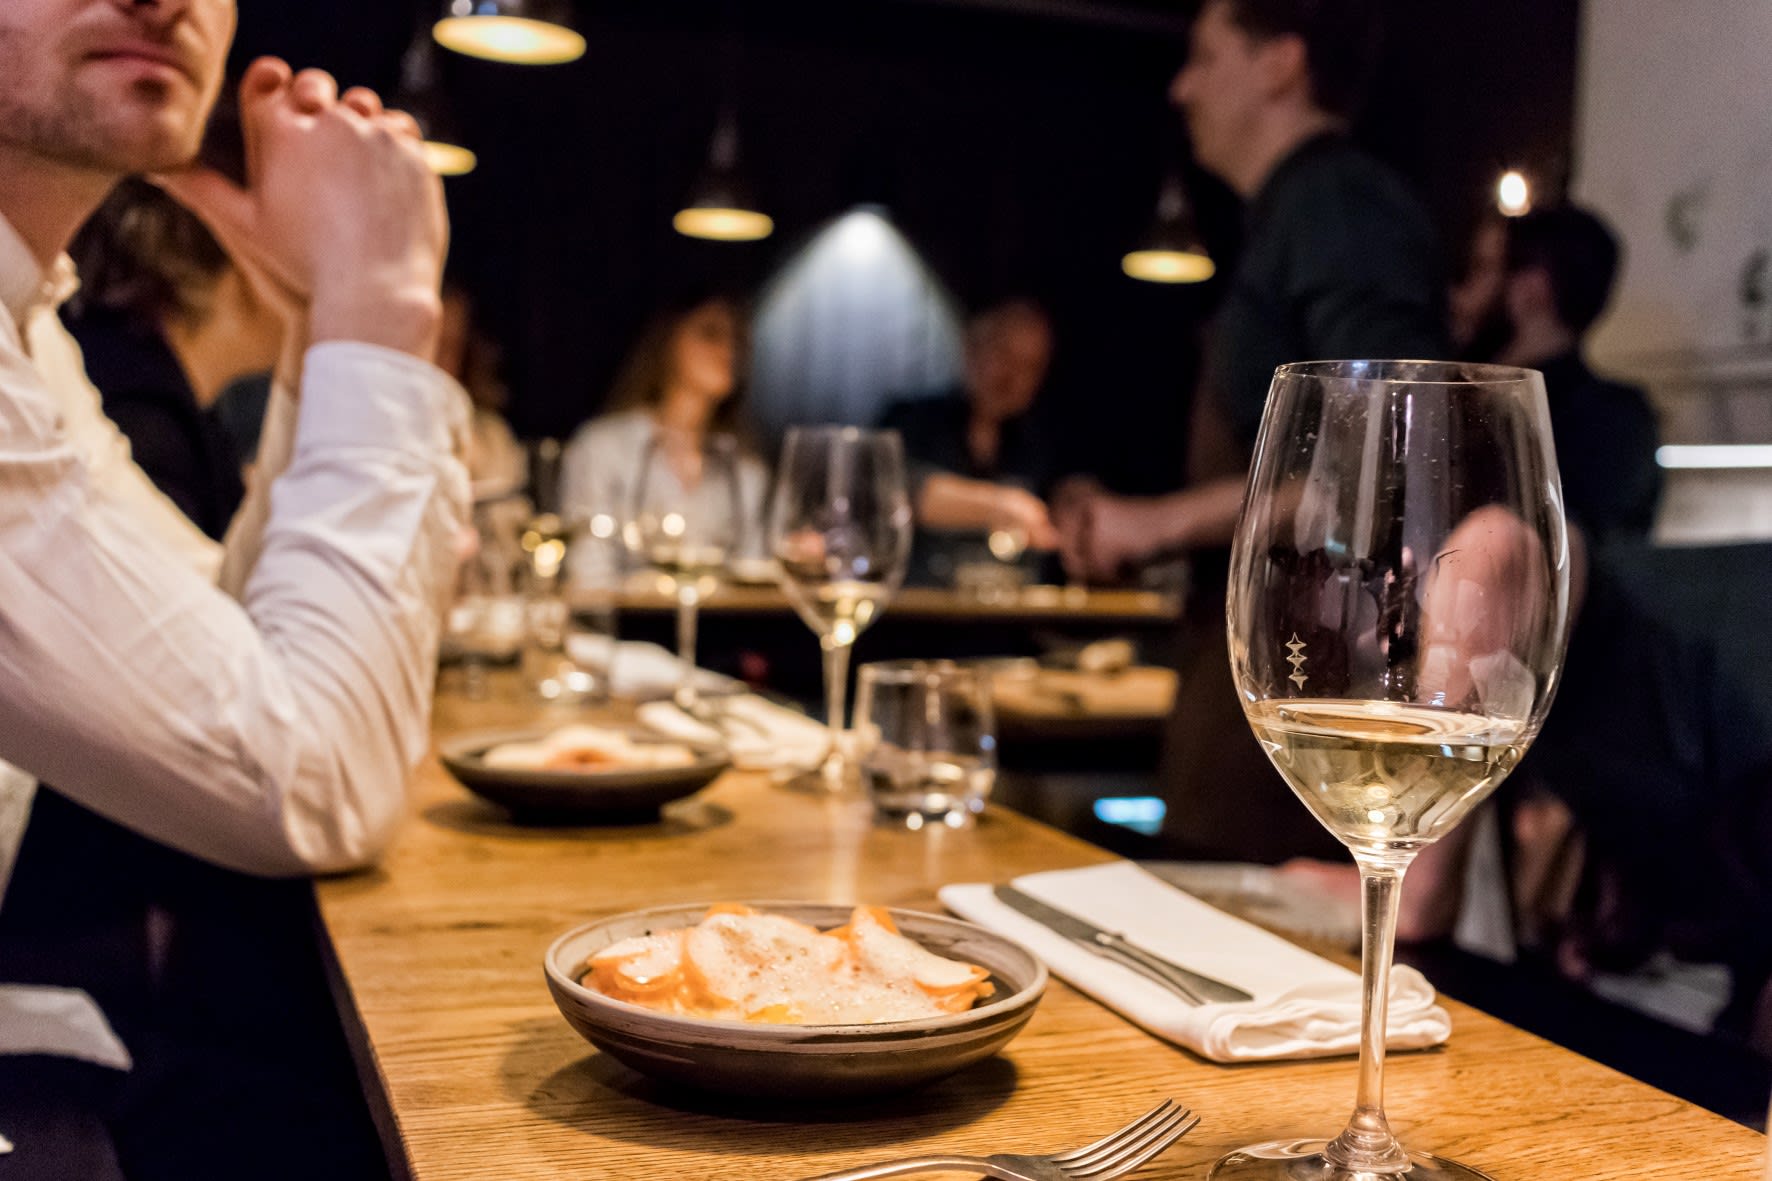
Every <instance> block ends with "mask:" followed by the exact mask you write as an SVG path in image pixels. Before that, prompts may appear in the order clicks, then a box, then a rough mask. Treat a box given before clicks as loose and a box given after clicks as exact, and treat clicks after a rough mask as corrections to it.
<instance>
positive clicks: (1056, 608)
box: [584, 585, 1181, 628]
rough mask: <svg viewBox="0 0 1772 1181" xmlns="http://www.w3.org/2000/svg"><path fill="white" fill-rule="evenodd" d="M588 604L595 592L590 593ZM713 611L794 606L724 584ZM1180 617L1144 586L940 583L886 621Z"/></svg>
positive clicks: (899, 599) (1173, 601)
mask: <svg viewBox="0 0 1772 1181" xmlns="http://www.w3.org/2000/svg"><path fill="white" fill-rule="evenodd" d="M584 601H585V603H586V604H587V605H589V604H591V603H594V602H595V596H594V595H591V596H588V597H586V598H585V600H584ZM617 605H618V606H619V607H620V609H621V610H622V611H631V612H636V613H641V614H645V613H654V612H657V613H663V612H670V611H674V610H676V600H675V599H673V598H672V597H671V596H670V595H667V594H663V593H660V592H656V591H654V590H652V589H650V588H648V587H645V586H643V585H634V586H630V587H629V588H628V589H627V590H624V591H623V592H621V594H620V595H619V596H618V598H617ZM701 609H702V611H704V612H706V613H708V614H711V615H787V614H790V613H791V612H792V611H793V605H792V604H790V603H789V602H788V598H787V595H785V594H784V593H783V592H782V591H781V589H780V588H779V587H775V586H722V587H720V589H718V590H716V591H715V592H714V593H713V594H712V595H711V596H709V597H708V598H707V599H706V600H705V601H704V602H703V603H702V608H701ZM1180 618H1181V603H1180V600H1179V599H1178V598H1176V596H1174V595H1167V594H1160V593H1158V592H1156V591H1143V590H1114V589H1107V590H1087V589H1084V588H1082V587H1059V586H1030V587H1025V588H1023V589H1022V590H1021V591H1020V592H1018V593H1017V594H1015V595H1013V596H1011V597H1006V598H1002V599H981V598H978V597H977V596H972V595H963V594H961V593H960V592H958V591H954V590H943V589H941V588H938V587H928V586H907V587H904V588H902V589H901V590H899V592H898V593H897V594H896V595H894V596H893V597H892V602H891V603H890V605H888V607H887V608H886V611H885V612H884V613H883V614H882V616H881V619H882V620H917V621H919V622H933V623H952V624H967V623H979V622H987V623H996V622H1009V623H1021V624H1027V625H1029V626H1038V627H1054V626H1065V625H1085V626H1088V627H1090V628H1115V627H1161V626H1165V625H1168V624H1173V623H1175V622H1177V621H1178V620H1179V619H1180Z"/></svg>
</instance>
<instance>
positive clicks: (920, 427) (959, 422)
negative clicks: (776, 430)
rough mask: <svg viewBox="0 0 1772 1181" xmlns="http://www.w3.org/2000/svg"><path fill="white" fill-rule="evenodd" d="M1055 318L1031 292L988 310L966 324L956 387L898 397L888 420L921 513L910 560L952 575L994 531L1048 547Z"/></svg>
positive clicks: (927, 573)
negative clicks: (1046, 394) (1047, 399)
mask: <svg viewBox="0 0 1772 1181" xmlns="http://www.w3.org/2000/svg"><path fill="white" fill-rule="evenodd" d="M1052 347H1053V332H1052V320H1051V317H1050V316H1048V315H1047V313H1046V310H1045V309H1044V308H1043V307H1041V306H1040V305H1039V304H1038V303H1036V302H1034V301H1033V300H1031V299H1024V298H1016V299H1009V300H1005V301H1002V302H1000V303H996V304H993V305H991V306H990V307H987V308H985V309H984V310H983V311H981V312H979V313H978V314H977V315H975V316H974V317H973V318H972V320H971V322H970V323H969V324H968V325H967V327H966V349H965V362H964V368H963V370H962V375H961V380H960V382H959V384H957V385H954V386H951V387H948V388H946V389H942V390H937V391H934V392H931V393H926V394H922V395H919V396H915V397H911V398H906V399H903V400H901V401H897V402H894V403H892V404H891V405H890V406H889V407H887V409H886V412H885V414H884V415H882V416H881V419H880V425H881V426H882V427H885V428H888V429H891V430H896V431H897V432H898V433H899V434H900V435H901V436H902V437H903V439H904V450H905V462H906V464H907V466H908V468H909V471H908V473H907V474H908V475H909V477H910V482H911V489H910V492H911V504H912V506H913V508H914V510H915V512H916V517H917V541H916V553H915V555H914V557H913V566H914V567H915V569H916V572H917V576H920V578H921V579H922V580H935V581H941V582H945V581H950V580H951V578H952V576H953V574H954V570H953V569H952V568H951V567H952V566H953V565H954V563H955V561H956V559H957V557H958V556H960V555H962V554H963V553H964V552H966V550H967V549H968V548H971V549H977V548H979V546H978V545H977V542H978V541H979V540H980V539H982V538H983V537H985V536H986V535H990V534H1000V535H1002V536H1004V537H1006V538H1011V539H1012V541H1011V547H1012V549H1013V550H1015V551H1017V552H1019V551H1020V550H1022V549H1031V550H1036V551H1051V550H1053V549H1055V548H1056V547H1057V545H1058V534H1057V532H1056V531H1055V530H1054V529H1053V527H1052V519H1051V516H1050V514H1049V513H1048V511H1047V508H1046V501H1045V500H1044V499H1043V497H1045V495H1046V494H1047V493H1048V492H1049V491H1050V489H1051V487H1052V485H1053V482H1054V481H1055V480H1056V478H1057V477H1058V476H1059V475H1060V474H1061V473H1060V472H1059V471H1058V470H1057V464H1058V459H1057V448H1056V444H1055V441H1054V439H1053V438H1052V436H1051V434H1050V432H1049V431H1048V429H1047V428H1046V426H1045V424H1044V422H1043V421H1042V420H1041V418H1040V415H1039V410H1038V408H1037V402H1038V400H1039V396H1040V392H1041V390H1042V388H1043V387H1044V386H1045V384H1046V376H1047V372H1048V371H1049V369H1050V368H1051V364H1052Z"/></svg>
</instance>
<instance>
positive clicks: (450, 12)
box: [431, 0, 585, 66]
mask: <svg viewBox="0 0 1772 1181" xmlns="http://www.w3.org/2000/svg"><path fill="white" fill-rule="evenodd" d="M431 36H433V37H435V38H436V39H437V44H439V45H441V46H443V48H445V49H452V50H454V51H455V52H456V53H464V54H466V55H467V56H469V57H478V58H483V59H485V60H486V61H494V62H506V63H508V64H511V65H519V66H553V65H560V64H562V63H564V62H569V61H577V60H578V59H579V58H581V57H583V56H584V52H585V39H584V38H583V37H582V36H580V35H579V34H578V33H577V32H576V31H574V30H573V28H572V27H571V24H570V22H569V20H568V5H567V3H566V2H565V0H447V2H446V3H445V5H444V9H443V17H442V19H441V20H439V21H438V22H437V23H436V24H435V25H433V26H432V28H431Z"/></svg>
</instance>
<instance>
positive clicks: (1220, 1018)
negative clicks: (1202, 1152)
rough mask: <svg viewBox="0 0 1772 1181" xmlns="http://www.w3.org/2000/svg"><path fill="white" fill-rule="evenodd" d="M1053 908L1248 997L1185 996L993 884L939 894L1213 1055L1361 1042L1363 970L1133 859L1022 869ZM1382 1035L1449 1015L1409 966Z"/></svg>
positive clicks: (1314, 1051) (1165, 1033) (1424, 1036)
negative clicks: (1219, 906)
mask: <svg viewBox="0 0 1772 1181" xmlns="http://www.w3.org/2000/svg"><path fill="white" fill-rule="evenodd" d="M1015 885H1016V887H1017V888H1019V889H1020V890H1022V891H1023V892H1024V893H1027V894H1030V895H1032V896H1033V897H1035V898H1038V899H1039V900H1040V901H1042V902H1045V903H1047V904H1048V905H1050V906H1053V907H1056V908H1058V909H1059V910H1063V911H1065V912H1067V913H1069V914H1073V915H1076V916H1077V917H1078V918H1081V919H1086V920H1088V921H1089V922H1091V923H1093V924H1095V925H1096V926H1098V927H1101V928H1102V929H1104V930H1108V931H1116V932H1118V933H1120V934H1121V935H1124V936H1125V937H1126V938H1128V939H1130V940H1131V941H1132V942H1134V943H1136V944H1138V945H1139V946H1140V947H1142V948H1144V949H1146V950H1147V951H1151V952H1154V953H1155V954H1157V955H1159V956H1162V957H1163V958H1164V959H1167V960H1170V961H1172V962H1174V963H1177V964H1180V965H1182V966H1183V967H1187V968H1191V969H1193V970H1194V971H1196V972H1199V973H1201V974H1203V975H1206V976H1211V977H1212V978H1213V979H1216V980H1222V981H1224V982H1225V983H1227V984H1234V985H1236V986H1237V987H1239V988H1242V989H1245V990H1247V991H1248V992H1251V993H1253V994H1255V999H1254V1000H1251V1001H1243V1002H1239V1003H1234V1004H1223V1003H1221V1004H1209V1005H1190V1004H1188V1003H1187V1002H1186V1001H1184V1000H1182V999H1181V998H1180V997H1178V996H1176V995H1175V994H1174V993H1172V992H1170V991H1169V990H1167V989H1166V988H1164V987H1163V986H1162V985H1160V984H1156V983H1154V982H1152V981H1151V980H1148V979H1146V978H1145V977H1143V976H1141V975H1139V974H1138V973H1137V972H1134V971H1133V970H1131V969H1130V968H1126V967H1122V966H1121V965H1119V964H1117V963H1114V962H1112V961H1110V960H1106V959H1103V958H1102V957H1100V956H1098V955H1095V954H1094V953H1093V952H1090V951H1087V950H1085V949H1084V948H1083V947H1081V946H1080V945H1078V944H1076V943H1073V942H1071V941H1070V940H1069V939H1066V938H1064V937H1063V936H1061V935H1057V934H1054V933H1053V932H1051V931H1049V930H1047V929H1046V928H1045V927H1043V926H1041V925H1040V924H1039V923H1037V922H1035V921H1034V920H1033V919H1030V918H1027V917H1025V916H1024V915H1022V914H1020V913H1018V912H1016V911H1014V910H1011V909H1010V908H1009V907H1008V906H1006V905H1005V904H1004V903H1002V902H999V901H998V900H997V898H996V895H994V894H993V893H992V892H991V887H990V886H989V885H988V884H981V885H953V886H946V887H944V888H943V889H942V890H941V901H942V903H943V904H944V905H945V906H946V907H947V908H948V909H949V910H951V911H953V912H954V913H955V914H957V915H959V916H961V917H962V918H966V919H970V920H972V921H973V922H975V923H978V924H980V925H982V926H985V927H989V928H990V929H991V930H993V931H996V932H998V933H999V934H1002V935H1007V936H1009V937H1010V938H1011V939H1014V940H1016V941H1017V942H1019V943H1022V944H1024V945H1026V946H1027V948H1028V949H1029V950H1031V951H1032V952H1034V954H1036V955H1038V956H1039V957H1040V958H1041V959H1042V960H1044V961H1046V966H1047V967H1048V968H1050V969H1051V970H1052V972H1053V973H1054V974H1055V975H1057V976H1058V977H1060V978H1061V979H1063V980H1064V981H1066V982H1067V983H1069V984H1070V985H1071V986H1073V987H1074V988H1077V989H1078V990H1080V991H1082V992H1085V993H1088V994H1089V995H1090V996H1092V997H1094V998H1095V999H1096V1000H1098V1001H1100V1002H1101V1003H1102V1004H1104V1005H1106V1006H1107V1007H1108V1008H1110V1009H1113V1010H1114V1011H1115V1012H1118V1013H1119V1014H1121V1015H1122V1016H1124V1017H1126V1018H1128V1019H1129V1020H1131V1021H1132V1022H1134V1023H1135V1024H1137V1025H1140V1026H1142V1027H1143V1028H1145V1029H1147V1030H1149V1031H1150V1032H1152V1033H1154V1034H1156V1035H1157V1036H1158V1037H1161V1038H1166V1039H1167V1040H1169V1041H1172V1042H1175V1043H1177V1044H1179V1045H1183V1046H1186V1047H1187V1048H1188V1049H1190V1050H1193V1051H1194V1052H1195V1053H1197V1054H1200V1055H1202V1056H1204V1057H1206V1058H1210V1059H1212V1060H1213V1061H1214V1062H1254V1061H1261V1060H1266V1059H1274V1058H1322V1057H1327V1056H1329V1055H1333V1054H1349V1053H1354V1052H1356V1051H1357V1050H1358V1049H1359V1045H1360V978H1359V976H1358V975H1357V974H1355V973H1353V972H1350V971H1348V970H1347V969H1346V968H1343V967H1339V966H1338V965H1335V964H1332V963H1330V962H1329V961H1328V960H1325V959H1323V958H1322V957H1321V956H1317V955H1313V954H1311V953H1310V952H1308V951H1305V950H1304V949H1303V948H1301V947H1297V946H1294V945H1293V944H1291V943H1288V942H1286V941H1285V940H1284V939H1281V938H1280V937H1279V936H1277V935H1272V934H1269V933H1268V932H1266V931H1264V930H1262V929H1261V928H1260V927H1257V926H1254V925H1252V924H1250V923H1246V922H1244V921H1243V920H1242V919H1239V918H1233V917H1232V916H1230V915H1228V914H1225V913H1224V912H1223V911H1220V910H1215V909H1214V908H1212V907H1210V906H1207V905H1206V904H1205V903H1204V902H1201V901H1200V900H1199V899H1197V898H1195V897H1193V896H1192V895H1190V894H1185V893H1183V892H1182V891H1180V890H1177V889H1176V888H1175V887H1173V886H1171V885H1169V884H1168V883H1166V882H1163V881H1160V880H1158V879H1157V878H1155V877H1153V876H1152V875H1150V874H1148V873H1146V872H1145V871H1144V870H1142V869H1140V868H1139V867H1138V866H1136V865H1134V864H1133V863H1132V862H1130V861H1116V862H1111V863H1109V864H1107V865H1096V866H1090V867H1088V868H1086V869H1070V870H1056V871H1053V872H1049V873H1036V874H1030V875H1028V876H1027V877H1023V878H1017V879H1016V881H1015ZM1388 1024H1389V1029H1388V1031H1387V1032H1388V1037H1387V1039H1386V1044H1387V1045H1389V1047H1390V1048H1391V1049H1393V1050H1413V1049H1419V1048H1421V1047H1424V1046H1433V1045H1438V1044H1439V1043H1441V1042H1443V1041H1445V1040H1446V1038H1447V1036H1448V1035H1450V1034H1451V1032H1452V1019H1451V1018H1450V1017H1449V1016H1448V1015H1447V1013H1446V1010H1445V1009H1443V1008H1441V1007H1440V1006H1439V1005H1437V1004H1435V1003H1434V990H1433V986H1432V985H1430V984H1428V982H1427V980H1426V978H1425V977H1423V976H1422V974H1421V973H1420V972H1417V971H1416V970H1415V969H1413V968H1408V967H1398V968H1395V969H1393V970H1392V973H1391V981H1390V1020H1389V1023H1388Z"/></svg>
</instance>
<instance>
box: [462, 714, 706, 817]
mask: <svg viewBox="0 0 1772 1181" xmlns="http://www.w3.org/2000/svg"><path fill="white" fill-rule="evenodd" d="M541 737H542V735H541V734H539V733H537V732H535V731H529V730H520V731H499V732H488V733H480V734H463V735H460V736H458V737H455V738H452V739H450V740H448V741H447V742H444V743H443V744H442V745H441V746H440V747H439V749H438V752H437V754H438V758H439V759H440V760H441V761H442V763H443V766H444V767H446V768H447V769H448V770H449V773H450V774H451V775H453V776H455V777H456V778H457V779H459V780H460V781H461V783H462V786H464V787H466V788H467V789H468V790H469V791H471V792H473V793H474V794H475V795H478V796H483V797H484V798H486V799H488V800H491V801H492V802H493V803H495V804H499V805H502V806H503V807H504V808H506V809H507V810H509V811H510V812H511V813H512V814H513V815H514V816H515V817H517V818H518V819H524V820H539V821H549V820H574V819H578V820H599V819H606V820H615V821H620V820H641V819H649V818H652V817H656V816H657V815H658V810H659V809H660V808H661V807H663V806H664V805H665V804H668V803H670V802H671V801H672V800H678V799H682V798H683V797H684V796H688V795H693V794H694V793H695V792H698V791H700V790H701V789H702V788H704V787H706V786H707V785H708V784H709V783H711V782H713V780H714V778H715V777H716V776H718V775H719V774H720V772H722V771H724V770H726V768H727V767H729V766H731V765H732V761H731V759H730V758H728V757H727V755H726V753H725V752H724V751H701V752H697V755H696V758H695V761H694V762H692V763H686V764H684V765H683V766H680V767H647V768H638V769H624V768H611V769H610V770H607V771H536V770H528V769H525V768H517V767H489V766H487V765H486V762H485V759H484V757H483V756H484V755H485V753H486V752H487V751H488V750H490V749H492V748H493V747H495V746H500V745H502V744H504V743H507V742H534V741H536V740H537V739H539V738H541Z"/></svg>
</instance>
